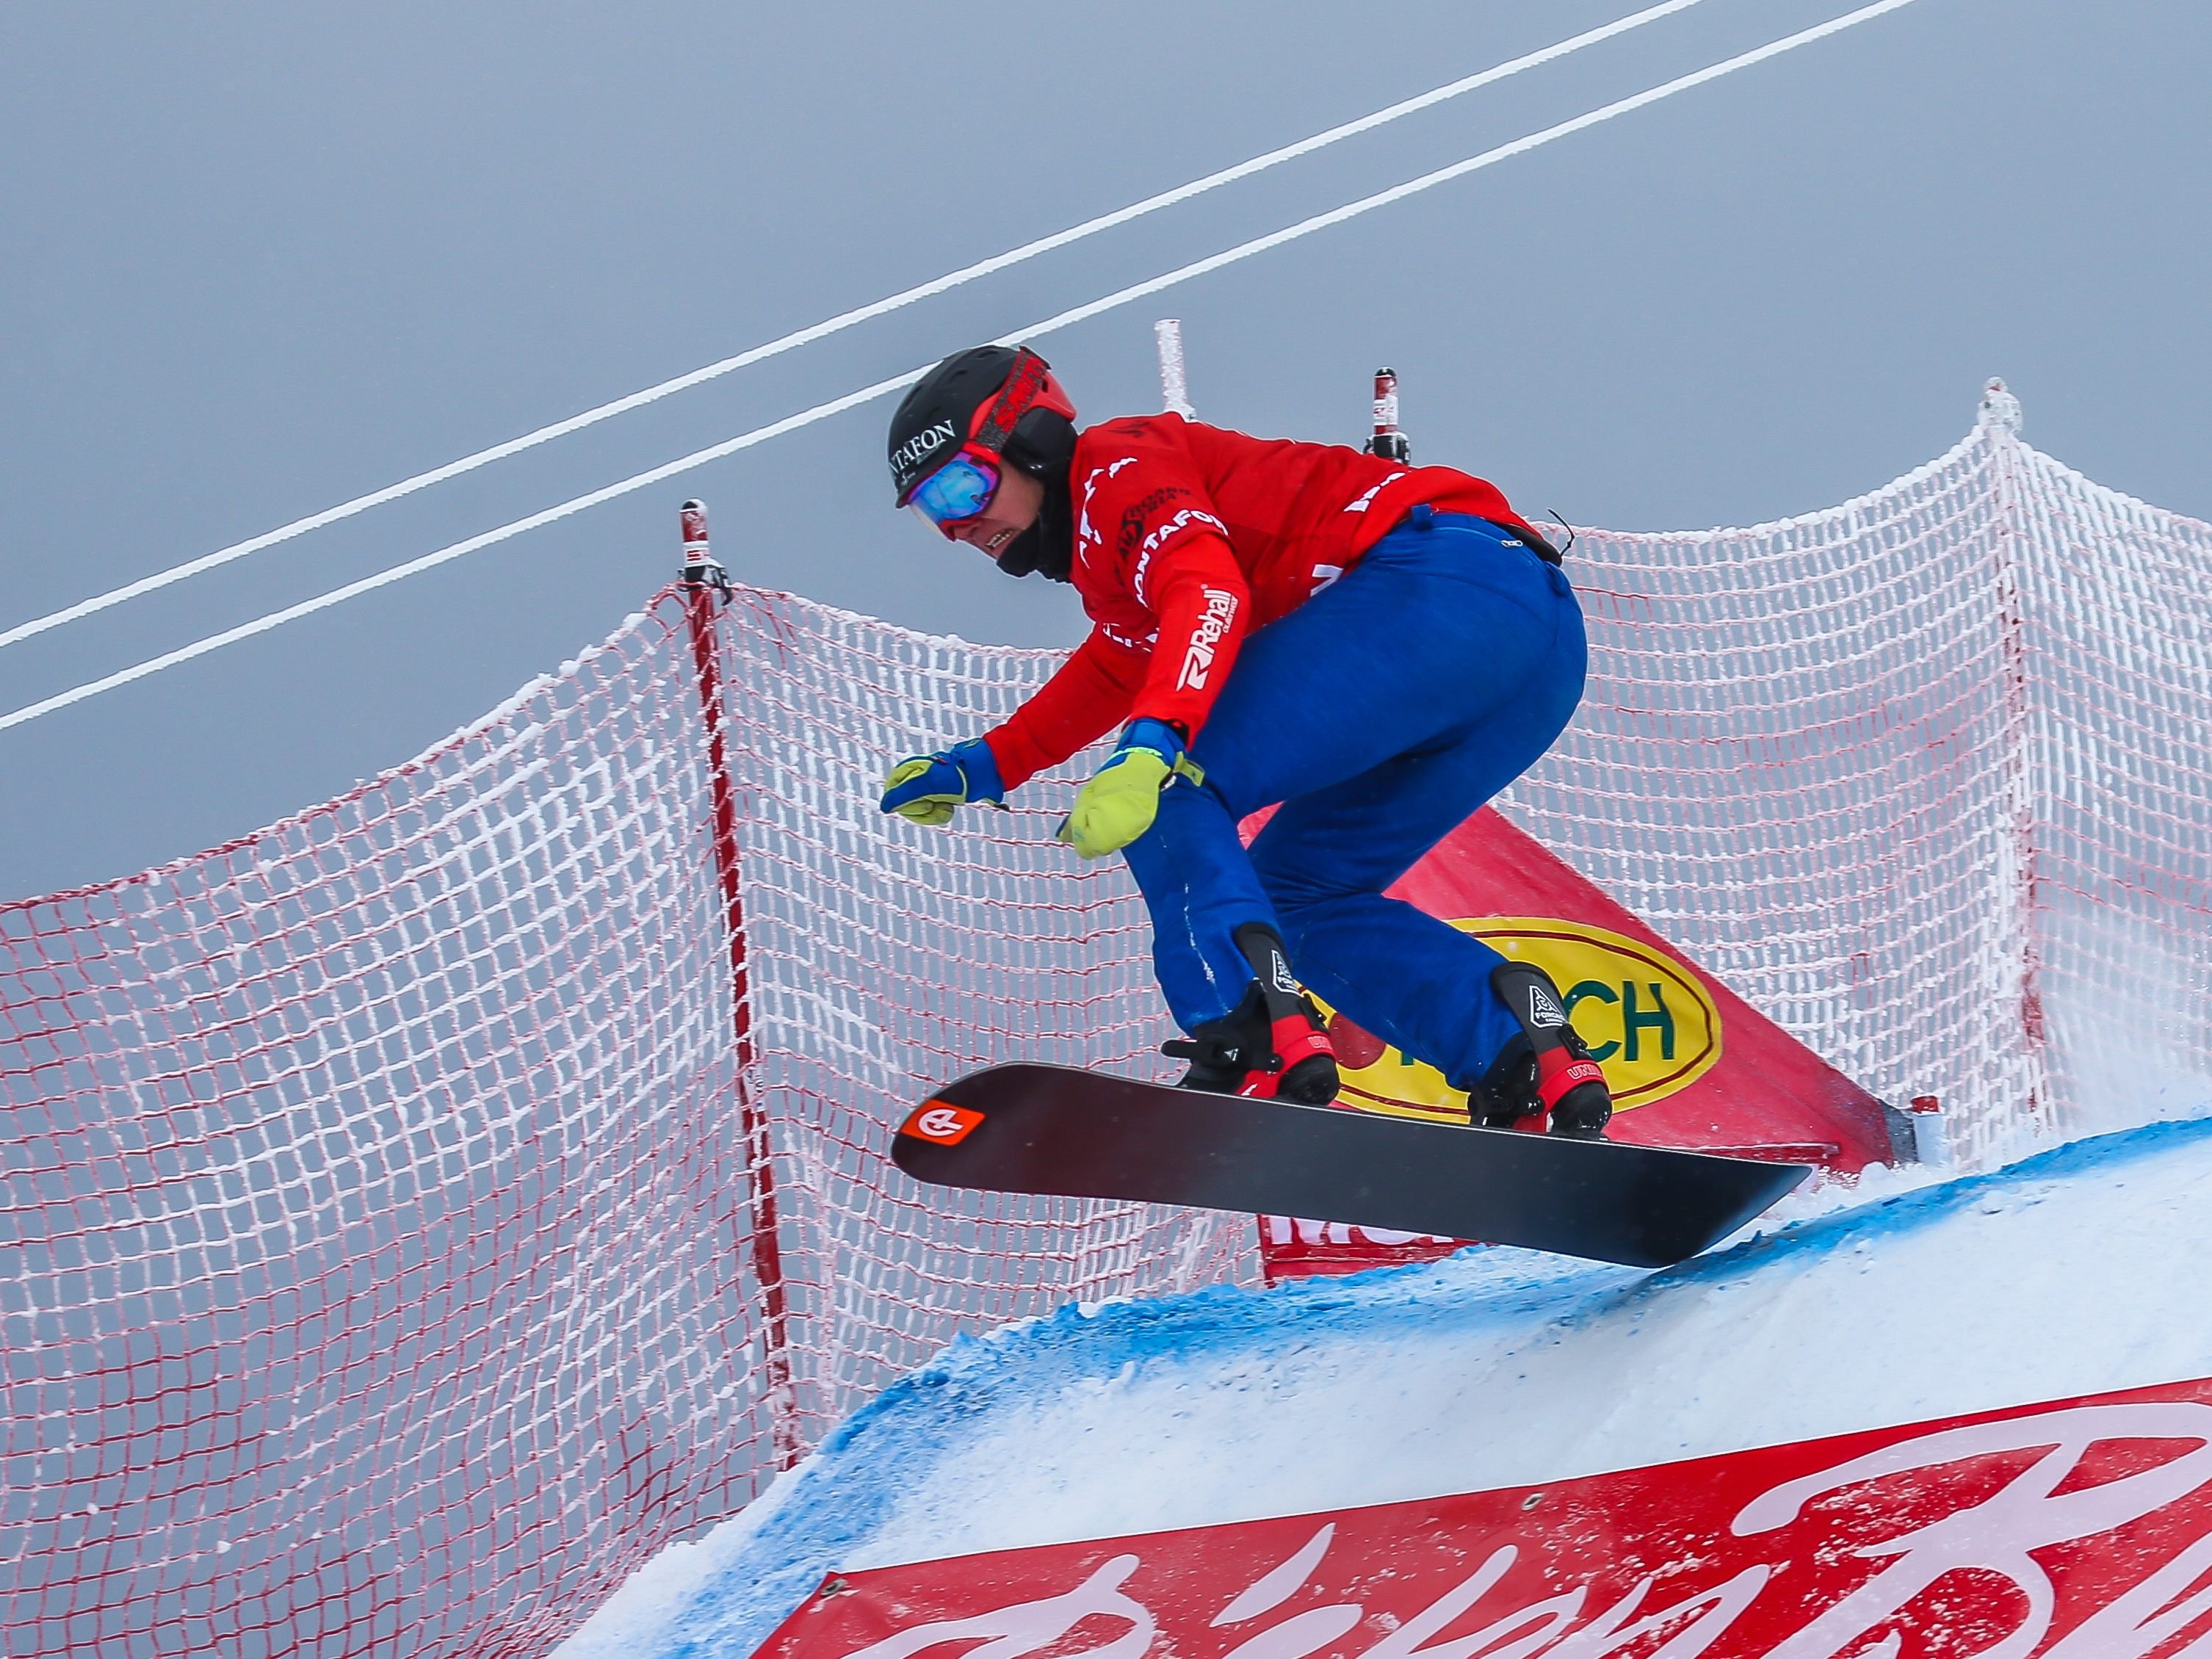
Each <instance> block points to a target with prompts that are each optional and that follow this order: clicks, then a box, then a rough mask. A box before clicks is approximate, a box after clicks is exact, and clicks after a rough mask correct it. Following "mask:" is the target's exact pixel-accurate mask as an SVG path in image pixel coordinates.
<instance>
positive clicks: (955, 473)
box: [906, 447, 1000, 536]
mask: <svg viewBox="0 0 2212 1659" xmlns="http://www.w3.org/2000/svg"><path fill="white" fill-rule="evenodd" d="M999 465H1000V463H999V459H998V458H997V457H996V456H995V455H989V454H984V453H978V452H977V451H976V450H975V448H973V447H969V448H967V449H963V450H962V451H961V452H960V453H958V454H957V455H955V456H954V457H953V458H952V459H951V460H949V461H947V462H945V465H943V466H940V467H939V468H938V469H937V471H934V472H933V473H931V474H930V475H929V476H928V477H926V478H924V479H923V480H922V481H921V483H918V484H916V485H915V487H914V493H913V494H912V495H908V497H907V499H906V504H907V505H908V507H912V508H913V509H914V511H915V513H918V514H920V515H921V520H922V521H923V522H924V523H926V524H927V525H930V526H933V527H934V528H935V529H937V530H939V531H940V532H943V533H944V534H945V535H946V536H950V535H951V533H952V531H953V527H954V526H957V525H962V524H965V523H966V522H967V521H968V520H970V519H973V518H975V517H977V516H979V515H980V514H981V513H983V511H984V510H985V509H986V508H987V507H989V506H990V505H991V502H992V501H993V499H994V497H995V496H996V495H998V493H999Z"/></svg>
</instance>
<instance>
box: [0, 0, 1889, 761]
mask: <svg viewBox="0 0 2212 1659" xmlns="http://www.w3.org/2000/svg"><path fill="white" fill-rule="evenodd" d="M1911 3H1912V0H1876V3H1875V4H1872V5H1867V6H1862V7H1860V8H1859V9H1857V11H1853V12H1848V13H1846V14H1844V15H1843V16H1841V17H1837V18H1832V19H1831V20H1830V21H1827V22H1826V23H1820V24H1816V25H1814V27H1811V28H1807V29H1801V30H1799V31H1798V32H1797V33H1795V34H1791V35H1785V36H1784V37H1783V38H1782V39H1781V40H1775V41H1772V42H1770V43H1769V44H1768V45H1766V46H1759V47H1755V48H1753V50H1752V51H1749V52H1740V53H1738V54H1737V55H1736V56H1735V57H1734V58H1728V59H1725V60H1724V61H1723V62H1721V63H1717V64H1712V65H1711V67H1709V68H1706V69H1702V70H1697V71H1695V72H1694V73H1692V74H1689V75H1684V76H1677V77H1676V78H1675V79H1674V80H1672V81H1668V82H1665V83H1664V84H1663V85H1661V86H1656V87H1654V88H1651V89H1650V91H1648V92H1639V93H1637V94H1634V95H1633V96H1632V97H1628V98H1622V99H1619V100H1615V101H1614V102H1613V103H1610V104H1607V105H1605V106H1602V107H1601V108H1599V109H1594V110H1592V111H1590V112H1589V114H1587V115H1578V116H1576V117H1575V118H1573V119H1572V120H1569V121H1562V122H1560V123H1559V125H1556V126H1549V127H1546V128H1545V129H1544V130H1543V131H1541V132H1535V133H1531V134H1530V135H1529V136H1528V137H1525V138H1516V139H1515V140H1514V141H1513V142H1512V143H1507V144H1500V145H1498V147H1497V148H1496V149H1486V150H1485V151H1483V152H1482V154H1480V155H1474V156H1470V157H1468V159H1467V160H1466V161H1455V162H1454V163H1453V164H1452V165H1451V166H1449V167H1439V168H1437V170H1436V171H1435V172H1433V173H1423V174H1422V175H1421V176H1420V177H1419V178H1418V179H1409V180H1408V181H1407V182H1406V183H1405V184H1402V185H1393V186H1392V187H1391V188H1390V189H1389V190H1385V191H1377V192H1376V194H1374V195H1372V196H1364V197H1360V198H1359V199H1358V201H1356V202H1350V203H1347V204H1345V205H1344V206H1342V207H1340V208H1336V209H1334V210H1331V211H1329V212H1327V213H1319V214H1316V215H1314V216H1312V217H1311V218H1309V219H1301V220H1299V221H1298V222H1297V223H1296V224H1294V225H1291V226H1288V227H1286V228H1284V229H1282V230H1278V231H1273V232H1270V233H1269V234H1267V235H1265V236H1258V237H1255V238H1254V239H1253V240H1250V241H1249V242H1240V243H1238V244H1237V246H1235V247H1232V248H1229V249H1227V250H1225V252H1220V253H1216V254H1213V255H1211V256H1210V257H1208V258H1204V259H1199V260H1195V261H1194V262H1192V263H1191V264H1187V265H1179V266H1177V267H1176V269H1175V270H1170V271H1169V272H1167V273H1166V274H1164V276H1154V277H1152V278H1150V279H1149V280H1147V281H1145V282H1142V283H1133V284H1132V285H1131V286H1130V287H1127V288H1124V289H1116V290H1115V292H1113V293H1111V294H1109V295H1105V296H1104V297H1103V299H1097V300H1092V301H1089V302H1088V303H1086V304H1084V305H1079V306H1076V307H1073V308H1072V309H1070V310H1066V311H1063V312H1060V313H1057V314H1056V315H1054V316H1051V317H1048V318H1046V319H1044V320H1043V321H1042V322H1039V323H1035V324H1032V325H1030V326H1029V327H1028V328H1024V329H1017V330H1015V331H1012V332H1011V333H1008V334H1002V335H1000V337H999V338H998V340H997V341H995V342H994V343H995V344H1002V345H1011V344H1014V343H1018V342H1019V341H1023V340H1033V339H1036V338H1037V337H1040V336H1042V335H1045V334H1049V333H1051V332H1053V331H1055V330H1058V329H1062V328H1066V327H1068V326H1070V325H1073V324H1075V323H1079V322H1083V321H1085V320H1087V319H1090V318H1092V317H1096V316H1097V315H1099V314H1100V313H1102V312H1107V311H1111V310H1113V309H1114V308H1115V307H1117V306H1124V305H1127V304H1128V303H1129V302H1130V301H1133V300H1139V299H1142V298H1144V297H1145V296H1146V295H1151V294H1157V293H1158V292H1159V291H1160V290H1161V289H1166V288H1172V287H1174V286H1175V285H1176V284H1177V283H1184V282H1188V281H1189V280H1190V279H1191V278H1192V277H1194V276H1205V275H1206V274H1207V273H1208V272H1210V271H1215V270H1220V269H1221V268H1222V267H1223V266H1225V265H1231V264H1236V263H1237V261H1238V260H1240V259H1248V258H1251V257H1252V256H1253V255H1254V254H1256V253H1263V252H1267V250H1268V249H1270V248H1274V247H1279V246H1282V245H1283V244H1284V243H1285V242H1290V241H1295V240H1297V239H1298V238H1299V237H1301V236H1308V235H1310V234H1313V233H1314V232H1315V231H1316V230H1322V229H1326V228H1328V227H1329V226H1331V225H1339V224H1342V223H1343V222H1345V221H1346V220H1347V219H1352V218H1356V217H1358V216H1359V215H1361V214H1363V213H1369V212H1371V211H1373V210H1375V209H1376V208H1379V207H1385V206H1388V205H1389V204H1391V203H1393V202H1398V201H1402V200H1404V199H1405V198H1406V197H1408V196H1412V195H1415V194H1417V193H1418V192H1419V191H1425V190H1428V189H1431V188H1433V187H1434V186H1435V185H1441V184H1443V183H1445V182H1447V181H1449V180H1450V179H1457V178H1460V177H1462V176H1463V175H1464V174H1467V173H1474V172H1475V171H1477V170H1478V169H1480V168H1482V167H1491V166H1494V165H1495V164H1496V163H1498V162H1499V161H1505V160H1507V159H1508V158H1510V157H1511V156H1515V155H1526V154H1527V153H1528V151H1530V150H1532V149H1537V148H1538V147H1539V146H1541V145H1544V144H1548V143H1551V142H1552V141H1553V140H1554V139H1557V138H1564V137H1567V136H1568V135H1569V134H1570V133H1576V132H1580V131H1583V130H1584V129H1586V128H1589V127H1594V126H1596V125H1598V124H1599V123H1601V122H1604V121H1610V120H1612V119H1613V118H1614V117H1615V116H1618V115H1626V114H1627V113H1628V112H1630V111H1632V110H1638V109H1642V108H1643V107H1644V106H1646V105H1647V104H1655V103H1657V102H1658V101H1659V100H1661V99H1662V98H1671V97H1673V96H1674V94H1676V93H1679V92H1686V91H1688V90H1689V89H1690V88H1692V87H1700V86H1703V85H1705V83H1706V82H1709V81H1717V80H1718V79H1719V78H1720V77H1721V76H1724V75H1732V74H1734V73H1735V71H1736V70H1740V69H1748V68H1749V67H1750V66H1751V65H1752V64H1759V63H1764V62H1765V60H1766V59H1768V58H1776V57H1779V56H1780V55H1781V54H1782V53H1784V52H1790V51H1793V50H1795V49H1796V47H1799V46H1808V45H1810V44H1811V43H1812V42H1814V41H1815V40H1825V39H1826V37H1827V36H1829V35H1831V34H1836V33H1840V32H1842V31H1843V30H1844V29H1847V28H1850V27H1853V26H1855V25H1857V24H1859V23H1863V22H1866V21H1869V19H1871V18H1875V17H1879V16H1881V15H1883V14H1884V13H1886V12H1893V11H1897V10H1899V9H1901V8H1903V7H1905V6H1909V5H1911ZM931 367H932V365H930V364H927V363H924V364H922V365H921V366H920V367H918V368H910V369H908V371H907V372H906V373H905V374H895V375H893V376H892V377H891V378H890V379H889V380H878V381H877V382H876V383H875V384H874V385H873V386H862V387H861V388H860V390H859V391H858V392H847V393H846V394H845V395H844V396H843V397H842V398H832V399H830V400H829V402H827V403H821V404H815V405H814V406H813V407H812V408H811V409H805V410H800V411H799V413H798V414H796V415H787V416H785V417H784V418H783V419H781V420H780V421H775V422H770V423H769V425H767V426H759V427H755V428H753V429H752V430H751V431H750V432H743V433H740V434H738V435H737V436H736V437H734V438H731V439H727V440H726V441H723V442H721V443H719V444H714V445H713V446H711V447H708V448H706V449H697V450H694V451H692V452H691V453H690V454H689V455H685V456H682V457H680V458H679V459H676V460H672V461H670V462H667V463H665V465H660V466H656V467H654V468H653V469H652V470H651V471H647V472H640V473H637V474H635V476H633V477H628V478H624V479H622V480H621V481H620V482H618V483H611V484H608V485H606V486H605V488H604V489H595V490H593V491H592V492H591V493H590V494H589V495H578V496H575V497H574V498H573V499H571V500H568V501H562V503H560V504H559V505H558V506H556V507H547V508H546V509H545V510H544V512H542V513H532V514H531V516H530V517H528V518H526V519H517V520H514V522H513V523H512V524H505V525H501V526H499V527H498V528H496V529H494V530H487V531H485V532H483V534H482V535H480V536H471V537H470V538H468V539H467V540H466V541H460V542H454V543H453V544H451V545H449V546H446V547H441V548H440V549H438V550H436V551H435V552H432V553H425V554H424V555H422V557H420V558H417V559H410V560H409V561H408V562H406V563H405V564H402V565H395V566H394V567H392V568H391V569H389V570H386V571H381V572H380V573H379V574H376V575H374V576H364V577H362V579H361V580H359V581H355V582H349V583H347V584H346V585H345V586H343V587H337V588H333V589H331V591H330V592H327V593H324V594H320V595H319V596H318V597H316V598H314V599H303V600H301V602H300V603H299V604H297V605H289V606H287V607H286V608H285V609H284V610H282V611H271V612H270V614H269V615H267V616H265V617H257V618H255V619H254V620H253V621H252V622H249V623H240V624H239V625H238V626H237V627H235V628H231V629H225V630H224V631H223V632H222V633H220V634H213V635H209V636H208V637H207V638H205V639H204V640H199V641H195V642H194V643H192V644H191V645H187V646H182V647H179V648H178V649H176V650H174V651H170V652H167V653H164V654H162V655H161V656H158V657H155V658H151V659H149V660H147V661H145V662H142V663H139V664H137V665H134V666H132V667H130V668H125V669H118V671H116V672H114V673H112V674H109V675H106V676H105V677H104V678H100V679H96V680H90V681H88V682H87V683H85V684H82V685H80V686H76V687H75V688H73V689H71V690H67V691H63V692H58V693H57V694H56V695H55V696H51V697H47V698H46V699H44V700H43V701H41V702H34V703H30V704H27V705H26V706H25V707H23V708H18V709H16V710H15V712H14V713H13V714H4V715H0V732H4V731H6V730H8V729H9V727H10V726H21V725H22V724H23V723H24V722H25V721H27V720H36V719H37V718H38V717H39V716H40V715H41V714H52V712H53V711H54V710H56V709H58V708H68V707H69V706H70V704H71V703H76V702H83V701H84V700H85V699H86V698H88V697H93V696H98V695H99V694H100V693H101V692H103V691H109V690H114V689H115V688H116V687H117V686H119V685H128V684H131V682H132V681H133V680H141V679H144V678H146V677H147V676H148V675H149V674H156V673H159V672H160V671H161V670H162V669H165V668H170V667H173V666H175V665H177V664H178V663H180V662H189V661H191V659H193V658H195V657H203V656H205V655H206V654H207V653H209V652H210V651H217V650H220V649H222V647H224V646H226V645H230V644H234V643H235V642H236V641H240V640H243V639H248V638H251V637H252V635H256V634H265V633H267V632H268V631H269V630H270V629H272V628H277V627H281V626H282V625H283V623H288V622H292V621H295V620H296V619H297V618H299V617H305V616H309V615H311V614H313V612H315V611H322V610H326V609H328V608H329V607H330V606H331V605H339V604H343V602H344V601H345V600H347V599H353V598H354V597H356V595H358V594H362V593H367V592H371V591H372V590H374V589H376V588H379V587H384V586H389V585H390V584H392V583H393V582H396V581H399V580H404V578H406V577H409V576H412V575H414V574H416V573H418V572H420V571H424V570H428V569H431V568H435V566H438V565H441V564H445V563H447V562H450V561H452V560H454V559H458V558H460V557H462V556H464V555H465V554H470V553H474V552H477V550H480V549H483V548H486V547H489V546H491V545H493V544H495V543H497V542H503V541H506V540H507V538H510V537H513V536H519V535H521V534H523V533H524V532H526V531H531V530H536V529H538V528H540V527H541V526H545V525H549V524H551V523H553V522H554V521H555V520H558V519H565V518H567V517H568V515H569V514H571V513H580V512H582V511H583V510H584V509H585V508H586V507H597V506H599V504H600V503H601V502H603V501H612V500H614V499H615V498H616V497H617V496H618V495H629V494H630V493H631V492H632V491H633V490H638V489H645V488H646V487H647V486H648V485H651V484H655V483H659V482H660V481H661V480H663V479H664V478H669V477H674V476H675V475H676V474H678V473H679V472H686V471H690V470H691V469H692V468H694V467H696V466H703V465H706V464H707V463H708V462H709V461H716V460H720V459H723V458H724V457H725V456H729V455H734V454H736V453H738V451H739V450H742V449H750V448H751V447H753V446H754V445H756V444H761V443H765V442H767V441H769V439H771V438H778V437H781V436H782V435H784V434H785V433H787V432H795V431H797V430H798V429H799V428H801V427H805V426H811V425H813V424H814V423H815V422H817V421H823V420H827V419H829V417H830V416H833V415H841V414H842V413H844V411H845V410H848V409H853V408H856V407H858V406H859V405H860V404H865V403H869V402H872V401H873V400H874V399H875V398H881V397H884V396H885V395H887V394H889V393H890V392H896V391H899V390H902V388H904V387H906V386H911V385H913V384H914V382H915V380H918V379H919V378H920V377H921V375H923V374H927V372H928V370H929V369H930V368H931Z"/></svg>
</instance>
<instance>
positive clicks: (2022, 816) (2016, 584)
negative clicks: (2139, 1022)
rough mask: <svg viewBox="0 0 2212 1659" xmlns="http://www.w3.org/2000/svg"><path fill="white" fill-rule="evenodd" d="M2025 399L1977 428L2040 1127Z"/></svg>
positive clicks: (2000, 402) (2021, 1011)
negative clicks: (1990, 499) (1992, 486)
mask: <svg viewBox="0 0 2212 1659" xmlns="http://www.w3.org/2000/svg"><path fill="white" fill-rule="evenodd" d="M1980 426H1981V428H1982V431H1983V434H1984V436H1985V437H1986V438H1987V440H1988V441H1989V444H1990V452H1991V455H1992V458H1993V459H1994V460H1995V463H1996V498H1997V514H1996V538H1995V541H1994V544H1993V554H1994V561H1995V564H1996V601H1997V618H1998V623H1997V625H1998V652H1999V671H2000V672H2001V673H2002V676H2003V679H2004V728H2003V730H2004V737H2003V743H2004V755H2003V761H2002V778H2003V781H2004V791H2005V809H2006V817H2007V820H2008V836H2009V838H2010V843H2009V847H2008V855H2009V856H2008V860H2007V862H2006V866H2005V876H2004V879H2005V882H2006V888H2007V890H2006V895H2005V902H2006V903H2007V904H2008V906H2009V908H2010V912H2011V939H2010V941H2009V945H2008V949H2009V952H2010V955H2011V958H2012V961H2013V963H2014V964H2015V967H2016V968H2017V970H2018V973H2019V990H2018V992H2017V994H2016V1006H2017V1009H2018V1015H2017V1018H2018V1019H2019V1022H2020V1032H2021V1045H2022V1051H2021V1060H2022V1061H2023V1063H2024V1066H2025V1068H2026V1072H2027V1101H2026V1102H2025V1108H2026V1112H2025V1115H2026V1118H2027V1121H2028V1122H2029V1123H2030V1124H2031V1125H2032V1126H2033V1127H2034V1128H2035V1129H2036V1130H2037V1131H2038V1132H2042V1131H2046V1130H2048V1129H2051V1128H2052V1127H2056V1124H2055V1117H2054V1113H2055V1103H2054V1102H2053V1101H2052V1099H2051V1081H2050V1076H2049V1070H2048V1066H2047V1064H2046V1058H2045V1053H2044V1047H2045V1036H2046V1028H2045V1020H2044V1014H2043V994H2042V987H2041V984H2040V979H2041V974H2042V968H2043V946H2042V940H2041V936H2040V929H2039V927H2038V925H2037V919H2036V917H2037V907H2038V902H2039V895H2038V893H2037V890H2036V876H2037V872H2036V841H2037V836H2036V793H2035V789H2036V780H2035V771H2034V754H2033V745H2034V710H2033V707H2032V705H2031V702H2030V695H2029V684H2028V675H2029V668H2030V665H2029V661H2028V647H2027V590H2026V586H2025V583H2024V581H2023V579H2022V572H2021V561H2022V556H2023V552H2024V549H2023V548H2022V546H2021V525H2022V521H2023V519H2024V516H2025V515H2024V513H2022V510H2021V499H2020V492H2021V472H2022V468H2021V455H2020V451H2021V435H2020V434H2021V406H2020V399H2019V398H2016V397H2015V396H2014V395H2013V394H2012V393H2011V392H2009V391H2008V390H2007V389H2006V386H2005V383H2004V382H2003V381H2002V380H1995V379H1992V380H1990V382H1989V384H1988V385H1987V386H1985V387H1984V389H1983V392H1982V404H1981V410H1980Z"/></svg>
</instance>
